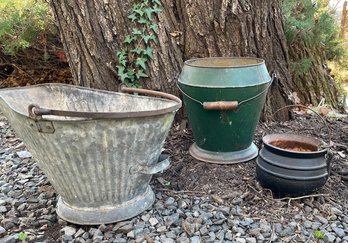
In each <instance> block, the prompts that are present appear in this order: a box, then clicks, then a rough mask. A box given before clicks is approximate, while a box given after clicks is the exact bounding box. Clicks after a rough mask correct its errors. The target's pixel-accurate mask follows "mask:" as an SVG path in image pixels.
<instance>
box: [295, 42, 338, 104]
mask: <svg viewBox="0 0 348 243" xmlns="http://www.w3.org/2000/svg"><path fill="white" fill-rule="evenodd" d="M324 53H325V51H324V50H323V49H322V48H321V47H320V46H316V45H310V44H308V43H306V42H304V41H297V42H296V43H294V44H292V45H290V46H289V55H290V60H291V61H292V62H300V61H301V60H305V59H307V60H309V61H310V62H311V64H310V67H309V68H308V70H306V71H305V72H304V73H301V74H297V73H296V70H295V69H294V70H292V72H291V74H292V80H293V84H294V90H295V91H296V93H297V96H298V98H299V99H300V100H301V102H302V103H305V104H312V105H315V106H316V105H318V104H319V102H320V101H321V100H322V99H323V98H325V103H326V104H330V105H332V106H333V107H335V108H337V107H338V100H337V89H336V87H335V82H334V80H333V79H332V78H331V76H330V74H329V71H328V67H327V63H326V57H325V54H324Z"/></svg>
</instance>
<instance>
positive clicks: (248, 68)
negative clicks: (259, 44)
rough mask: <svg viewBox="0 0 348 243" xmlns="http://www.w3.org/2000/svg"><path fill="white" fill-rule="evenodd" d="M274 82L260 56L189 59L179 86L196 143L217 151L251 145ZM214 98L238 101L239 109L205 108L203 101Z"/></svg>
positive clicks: (229, 150)
mask: <svg viewBox="0 0 348 243" xmlns="http://www.w3.org/2000/svg"><path fill="white" fill-rule="evenodd" d="M270 81H271V77H270V75H269V74H268V71H267V68H266V66H265V63H264V61H263V60H262V59H258V58H202V59H193V60H189V61H186V62H185V65H184V67H183V70H182V72H181V74H180V77H179V80H178V85H179V88H180V89H181V91H182V92H183V98H184V104H185V106H186V111H187V114H188V118H189V123H190V126H191V127H192V131H193V135H194V140H195V143H196V145H197V146H198V147H199V148H202V149H204V150H208V151H214V152H233V151H240V150H243V149H247V148H248V147H250V146H251V144H252V141H253V137H254V133H255V129H256V125H257V123H258V120H259V118H260V114H261V110H262V107H263V105H264V103H265V99H266V94H267V89H268V87H269V85H270ZM253 97H254V98H253ZM214 101H238V102H239V106H238V109H237V110H205V109H204V108H203V106H202V103H203V102H214ZM243 101H244V102H243Z"/></svg>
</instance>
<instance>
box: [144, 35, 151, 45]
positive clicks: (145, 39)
mask: <svg viewBox="0 0 348 243" xmlns="http://www.w3.org/2000/svg"><path fill="white" fill-rule="evenodd" d="M143 38H144V42H145V43H146V44H147V43H149V41H150V40H152V35H145V36H143Z"/></svg>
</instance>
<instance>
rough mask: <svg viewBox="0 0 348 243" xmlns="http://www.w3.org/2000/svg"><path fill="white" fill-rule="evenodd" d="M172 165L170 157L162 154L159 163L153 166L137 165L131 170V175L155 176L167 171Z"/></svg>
mask: <svg viewBox="0 0 348 243" xmlns="http://www.w3.org/2000/svg"><path fill="white" fill-rule="evenodd" d="M169 165H170V158H169V155H166V154H161V155H160V156H159V158H158V162H157V163H155V164H152V165H144V164H143V165H137V166H134V167H131V168H130V169H129V173H130V174H131V175H133V174H145V175H154V174H156V173H158V172H161V171H164V170H166V169H167V168H168V167H169Z"/></svg>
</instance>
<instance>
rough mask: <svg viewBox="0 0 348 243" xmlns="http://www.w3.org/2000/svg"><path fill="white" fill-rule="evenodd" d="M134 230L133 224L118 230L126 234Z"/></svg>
mask: <svg viewBox="0 0 348 243" xmlns="http://www.w3.org/2000/svg"><path fill="white" fill-rule="evenodd" d="M115 227H116V226H115ZM132 229H133V225H132V224H126V225H123V226H122V227H120V228H119V229H118V230H119V231H120V232H121V233H125V234H127V233H128V232H129V231H131V230H132Z"/></svg>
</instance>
